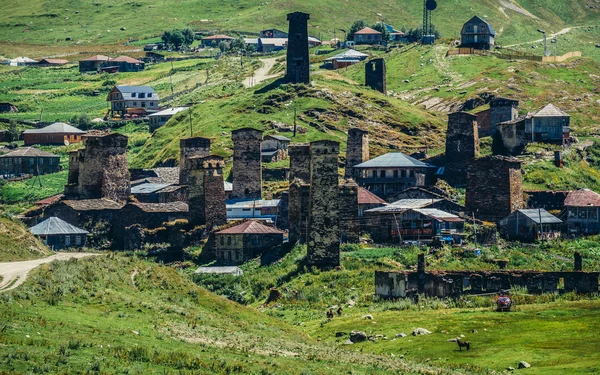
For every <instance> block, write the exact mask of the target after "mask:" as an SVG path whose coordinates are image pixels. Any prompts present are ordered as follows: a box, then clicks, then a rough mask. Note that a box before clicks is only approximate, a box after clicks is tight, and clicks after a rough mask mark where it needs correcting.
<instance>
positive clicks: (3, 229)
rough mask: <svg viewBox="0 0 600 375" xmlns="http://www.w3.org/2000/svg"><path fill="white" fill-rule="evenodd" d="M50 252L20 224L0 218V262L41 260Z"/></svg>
mask: <svg viewBox="0 0 600 375" xmlns="http://www.w3.org/2000/svg"><path fill="white" fill-rule="evenodd" d="M48 255H50V251H49V250H48V249H47V248H46V247H45V246H44V245H43V244H42V243H41V242H40V241H39V240H38V239H37V238H35V237H34V236H33V235H32V234H31V233H29V230H28V229H27V227H26V226H25V225H23V224H22V223H20V222H18V221H15V220H11V219H9V218H6V217H0V262H13V261H19V260H30V259H38V258H43V257H45V256H48Z"/></svg>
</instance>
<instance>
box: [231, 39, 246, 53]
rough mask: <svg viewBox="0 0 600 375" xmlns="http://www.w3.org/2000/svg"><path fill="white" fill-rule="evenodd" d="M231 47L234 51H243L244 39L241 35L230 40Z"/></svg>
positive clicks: (244, 47)
mask: <svg viewBox="0 0 600 375" xmlns="http://www.w3.org/2000/svg"><path fill="white" fill-rule="evenodd" d="M231 49H232V50H235V51H238V50H239V51H244V50H245V49H246V41H245V40H244V38H242V37H241V36H240V37H239V38H237V39H234V40H233V41H232V42H231Z"/></svg>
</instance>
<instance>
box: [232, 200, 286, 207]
mask: <svg viewBox="0 0 600 375" xmlns="http://www.w3.org/2000/svg"><path fill="white" fill-rule="evenodd" d="M279 201H280V200H279V199H268V200H261V199H256V200H253V199H244V200H228V201H227V208H262V207H277V206H279Z"/></svg>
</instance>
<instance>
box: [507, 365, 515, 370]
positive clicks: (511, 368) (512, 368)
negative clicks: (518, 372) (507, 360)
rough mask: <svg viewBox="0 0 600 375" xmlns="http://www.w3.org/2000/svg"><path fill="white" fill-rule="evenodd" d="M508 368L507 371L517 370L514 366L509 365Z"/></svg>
mask: <svg viewBox="0 0 600 375" xmlns="http://www.w3.org/2000/svg"><path fill="white" fill-rule="evenodd" d="M506 370H507V371H515V368H514V367H510V366H508V367H507V368H506Z"/></svg>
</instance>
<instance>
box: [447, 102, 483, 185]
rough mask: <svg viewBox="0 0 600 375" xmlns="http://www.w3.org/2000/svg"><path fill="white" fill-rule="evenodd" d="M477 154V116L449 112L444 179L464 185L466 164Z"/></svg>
mask: <svg viewBox="0 0 600 375" xmlns="http://www.w3.org/2000/svg"><path fill="white" fill-rule="evenodd" d="M478 156H479V136H478V133H477V116H474V115H472V114H470V113H466V112H455V113H451V114H449V115H448V130H447V132H446V166H445V168H444V176H445V179H446V180H447V181H448V182H449V183H451V184H453V185H464V184H465V183H466V179H467V173H466V165H467V163H468V162H469V161H470V160H473V159H475V158H476V157H478Z"/></svg>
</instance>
